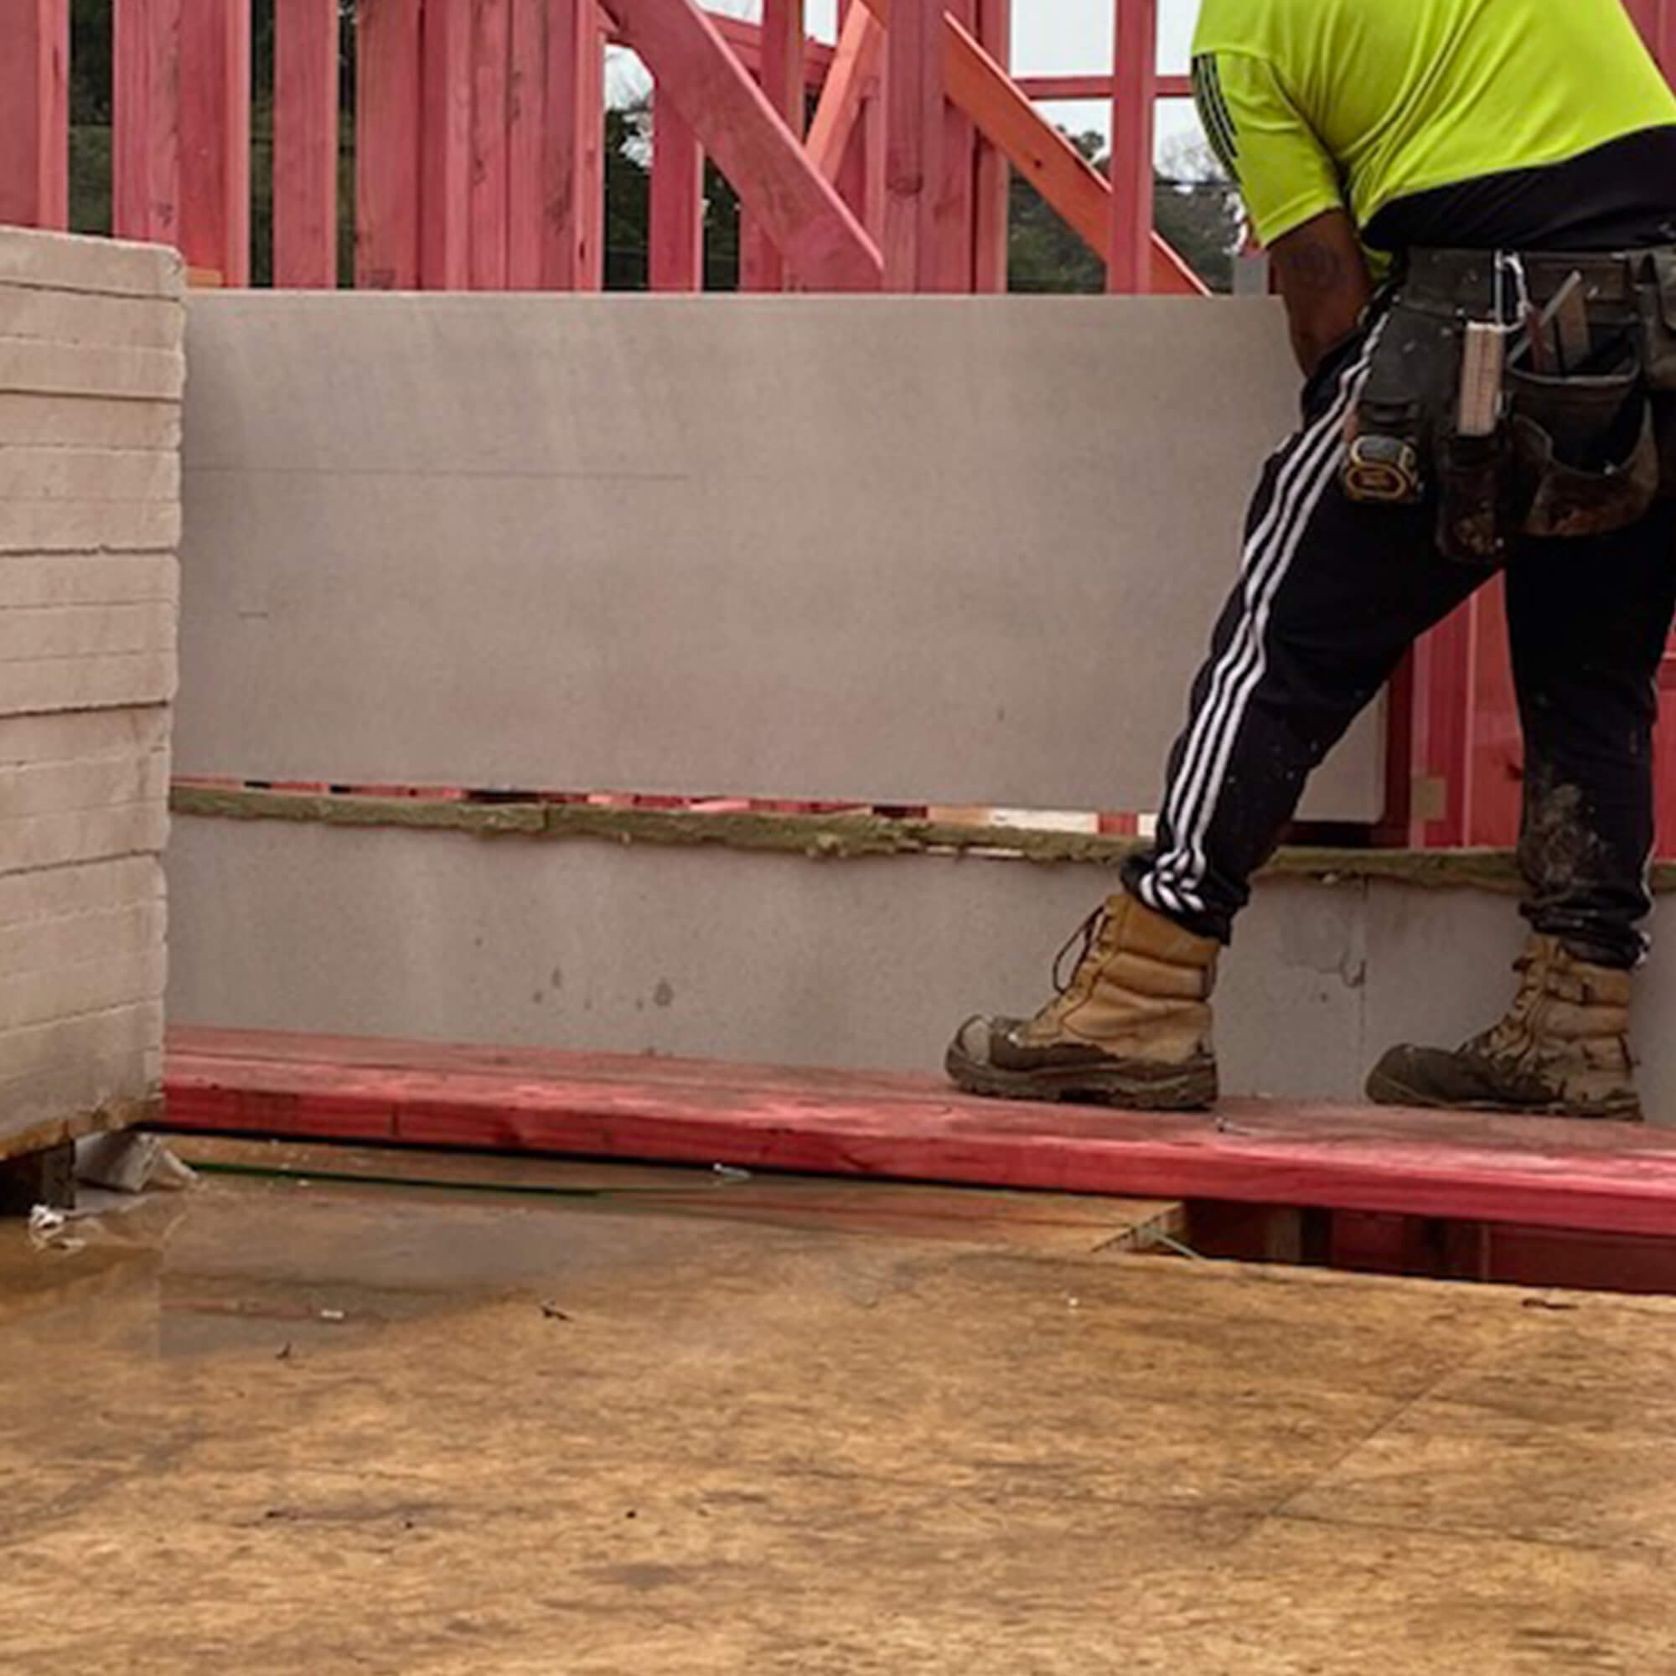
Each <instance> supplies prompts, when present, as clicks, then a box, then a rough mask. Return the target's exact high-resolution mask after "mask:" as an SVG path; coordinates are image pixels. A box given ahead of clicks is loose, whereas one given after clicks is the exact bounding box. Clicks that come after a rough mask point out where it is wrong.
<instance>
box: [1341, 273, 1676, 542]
mask: <svg viewBox="0 0 1676 1676" xmlns="http://www.w3.org/2000/svg"><path fill="white" fill-rule="evenodd" d="M1526 261H1527V263H1528V265H1529V267H1530V269H1531V270H1532V273H1533V282H1532V288H1533V290H1534V292H1535V293H1536V295H1535V301H1536V302H1537V303H1538V304H1541V303H1542V302H1543V301H1545V300H1546V298H1547V297H1548V296H1550V295H1553V294H1554V292H1555V291H1556V290H1557V289H1559V288H1560V286H1561V284H1562V282H1563V281H1565V279H1566V278H1567V276H1568V275H1569V274H1571V273H1573V272H1574V271H1580V272H1581V273H1582V276H1583V279H1584V282H1585V288H1586V290H1585V295H1586V298H1587V308H1588V317H1587V319H1588V333H1589V343H1588V347H1587V353H1586V355H1584V354H1577V355H1576V357H1575V362H1576V364H1575V365H1574V366H1572V367H1570V368H1568V370H1567V371H1566V372H1565V373H1564V374H1558V373H1552V372H1539V371H1537V370H1536V369H1535V368H1534V367H1533V366H1532V365H1531V364H1530V359H1529V356H1528V355H1527V354H1525V353H1522V352H1520V345H1519V342H1518V339H1519V336H1520V329H1519V328H1517V327H1515V328H1514V329H1513V332H1512V334H1511V335H1510V340H1509V342H1510V350H1511V351H1512V352H1511V353H1510V354H1509V356H1508V359H1507V364H1506V367H1505V372H1504V374H1503V396H1504V403H1505V416H1504V418H1503V420H1502V422H1501V424H1500V426H1499V428H1498V429H1497V431H1496V433H1495V434H1494V435H1492V436H1487V437H1477V436H1461V435H1460V434H1458V431H1457V428H1456V407H1457V402H1458V399H1459V395H1460V386H1461V377H1462V354H1463V343H1464V334H1465V330H1466V326H1467V323H1468V322H1469V321H1472V320H1492V319H1494V318H1495V317H1496V310H1495V308H1494V307H1493V306H1492V301H1493V295H1494V291H1495V287H1494V279H1493V275H1494V259H1493V258H1492V257H1490V256H1488V255H1486V254H1484V253H1471V252H1467V253H1462V252H1417V253H1415V254H1414V258H1413V261H1412V264H1411V269H1410V272H1409V274H1408V275H1407V277H1406V281H1405V283H1404V284H1402V285H1401V286H1400V288H1399V290H1398V292H1397V295H1396V297H1395V299H1394V300H1393V301H1392V302H1391V303H1390V305H1389V307H1388V310H1387V313H1386V316H1385V320H1384V323H1383V325H1382V327H1381V328H1380V333H1381V335H1380V339H1379V342H1378V345H1377V347H1376V349H1375V352H1374V356H1373V360H1372V363H1371V365H1370V367H1369V370H1368V375H1367V379H1366V382H1365V384H1364V387H1363V393H1362V397H1361V399H1360V402H1359V404H1358V407H1357V415H1356V423H1357V434H1358V436H1359V437H1364V438H1365V437H1370V436H1371V437H1374V438H1381V439H1383V438H1391V439H1394V440H1395V441H1398V442H1402V443H1406V444H1408V445H1410V446H1411V447H1412V449H1413V452H1414V455H1415V457H1416V458H1417V460H1418V470H1417V472H1416V474H1415V475H1416V480H1417V488H1416V491H1415V493H1414V494H1413V495H1411V496H1410V497H1409V498H1410V499H1411V500H1425V501H1429V502H1431V503H1432V504H1433V505H1434V506H1435V509H1436V514H1437V539H1438V545H1439V548H1440V549H1441V551H1442V552H1443V553H1445V554H1446V555H1447V556H1448V557H1450V558H1453V559H1457V560H1460V561H1462V562H1465V563H1469V564H1484V565H1494V564H1497V563H1500V562H1502V561H1503V560H1504V559H1505V558H1506V557H1507V556H1508V554H1509V552H1510V551H1511V550H1512V549H1513V548H1514V546H1515V545H1516V543H1517V541H1518V540H1519V538H1520V537H1535V538H1554V537H1568V536H1569V537H1577V536H1588V535H1601V534H1606V533H1608V532H1610V531H1613V530H1618V529H1623V528H1625V527H1626V526H1628V525H1630V524H1633V523H1635V522H1637V521H1638V520H1639V519H1641V518H1643V517H1644V516H1645V515H1646V514H1647V512H1648V510H1649V508H1650V507H1651V506H1652V504H1653V502H1654V500H1655V499H1657V498H1658V496H1659V495H1660V494H1664V495H1667V496H1676V249H1672V250H1655V251H1645V252H1640V253H1636V254H1634V255H1626V256H1618V257H1577V258H1572V257H1566V256H1559V255H1541V254H1538V255H1536V256H1532V257H1528V258H1526ZM1354 465H1355V457H1354V454H1353V455H1352V458H1351V460H1350V461H1348V462H1347V464H1346V468H1345V473H1344V478H1343V486H1344V490H1345V493H1346V494H1347V495H1349V496H1350V497H1351V498H1352V499H1367V500H1372V499H1374V498H1376V497H1375V496H1374V495H1372V494H1359V493H1358V486H1357V483H1356V480H1355V474H1354V469H1353V468H1354Z"/></svg>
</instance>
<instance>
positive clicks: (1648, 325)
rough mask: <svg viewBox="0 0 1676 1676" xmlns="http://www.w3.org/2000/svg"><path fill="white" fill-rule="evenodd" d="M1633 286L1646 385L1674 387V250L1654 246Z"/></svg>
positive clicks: (1670, 389)
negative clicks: (1635, 284)
mask: <svg viewBox="0 0 1676 1676" xmlns="http://www.w3.org/2000/svg"><path fill="white" fill-rule="evenodd" d="M1645 260H1646V263H1647V266H1646V267H1645V268H1644V269H1642V270H1641V276H1640V282H1639V284H1637V286H1636V288H1635V296H1636V310H1637V312H1638V314H1639V315H1640V317H1641V365H1642V369H1643V372H1644V374H1645V377H1646V380H1647V388H1648V389H1649V390H1653V391H1665V392H1668V391H1676V250H1653V251H1649V252H1648V253H1647V256H1646V258H1645Z"/></svg>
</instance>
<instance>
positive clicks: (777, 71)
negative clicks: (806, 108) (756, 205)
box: [739, 0, 831, 291]
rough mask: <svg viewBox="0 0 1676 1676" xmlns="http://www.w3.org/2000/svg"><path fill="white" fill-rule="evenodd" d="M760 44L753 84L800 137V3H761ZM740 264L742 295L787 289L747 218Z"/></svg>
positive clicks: (772, 254) (762, 234) (755, 224)
mask: <svg viewBox="0 0 1676 1676" xmlns="http://www.w3.org/2000/svg"><path fill="white" fill-rule="evenodd" d="M761 40H762V53H761V58H762V69H761V73H760V74H759V76H758V78H757V79H758V81H759V82H760V83H761V86H762V91H763V93H764V94H765V95H766V97H767V99H768V102H769V104H771V105H772V106H773V107H774V109H775V111H776V112H777V113H778V114H779V115H780V116H781V117H782V118H783V119H784V121H785V124H786V126H787V127H788V128H789V129H791V131H792V133H793V134H795V135H797V136H798V137H799V138H801V137H802V135H803V101H804V90H805V86H806V80H805V75H806V72H805V68H804V40H805V29H804V17H803V0H762V25H761ZM827 178H828V179H829V180H830V179H831V177H830V176H828V177H827ZM739 262H740V267H739V288H740V290H742V291H781V290H784V289H785V283H786V270H785V263H784V262H783V261H782V260H781V259H780V253H779V251H778V250H777V249H776V248H775V245H774V241H773V239H772V238H771V237H770V236H769V233H768V230H767V229H766V228H765V227H764V226H763V225H762V223H761V222H760V221H759V220H757V218H756V217H755V216H747V217H746V218H745V225H744V228H743V246H742V248H741V250H740V254H739Z"/></svg>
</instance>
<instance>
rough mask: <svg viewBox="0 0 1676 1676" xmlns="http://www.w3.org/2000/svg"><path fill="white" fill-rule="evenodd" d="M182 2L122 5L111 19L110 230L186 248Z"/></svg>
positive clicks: (142, 0) (146, 0)
mask: <svg viewBox="0 0 1676 1676" xmlns="http://www.w3.org/2000/svg"><path fill="white" fill-rule="evenodd" d="M180 18H181V0H123V3H122V4H121V5H118V6H115V7H113V8H112V16H111V83H112V87H111V104H112V112H111V129H112V132H111V230H112V232H114V233H115V234H116V236H117V237H118V238H123V239H147V240H150V241H152V242H154V243H157V244H172V245H178V244H179V242H180Z"/></svg>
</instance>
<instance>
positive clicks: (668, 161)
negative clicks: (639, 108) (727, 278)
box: [646, 92, 704, 291]
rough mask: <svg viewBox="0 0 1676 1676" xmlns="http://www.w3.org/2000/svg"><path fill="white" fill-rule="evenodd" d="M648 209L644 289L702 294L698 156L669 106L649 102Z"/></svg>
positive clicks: (691, 137)
mask: <svg viewBox="0 0 1676 1676" xmlns="http://www.w3.org/2000/svg"><path fill="white" fill-rule="evenodd" d="M651 193H652V206H651V233H650V250H649V252H648V258H649V259H648V266H647V276H646V277H647V284H648V285H649V286H650V287H651V289H652V290H654V291H702V290H703V289H704V151H703V148H702V147H701V146H700V145H699V143H698V136H697V135H696V134H695V133H694V132H693V131H692V129H691V128H690V127H688V125H687V124H686V122H685V121H683V120H682V118H681V115H680V113H679V112H678V111H677V110H676V109H675V107H674V106H673V105H672V104H669V103H668V102H667V101H663V100H660V99H659V98H658V97H657V95H656V93H655V92H654V94H653V97H652V185H651Z"/></svg>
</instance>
